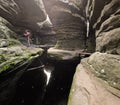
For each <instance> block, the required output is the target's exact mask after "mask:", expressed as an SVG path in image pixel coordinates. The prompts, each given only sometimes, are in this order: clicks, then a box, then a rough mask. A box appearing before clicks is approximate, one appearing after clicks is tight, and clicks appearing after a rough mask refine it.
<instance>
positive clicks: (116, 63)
mask: <svg viewBox="0 0 120 105" xmlns="http://www.w3.org/2000/svg"><path fill="white" fill-rule="evenodd" d="M119 80H120V56H118V55H112V54H104V53H103V54H102V53H95V54H93V55H91V56H90V57H89V58H86V59H83V60H82V61H81V64H79V65H78V66H77V69H76V73H75V75H74V78H73V83H72V87H71V91H70V95H69V101H68V105H119V104H120V82H119Z"/></svg>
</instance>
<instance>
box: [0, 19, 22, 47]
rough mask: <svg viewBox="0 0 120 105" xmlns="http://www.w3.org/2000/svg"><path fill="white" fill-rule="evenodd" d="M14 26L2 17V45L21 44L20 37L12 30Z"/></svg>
mask: <svg viewBox="0 0 120 105" xmlns="http://www.w3.org/2000/svg"><path fill="white" fill-rule="evenodd" d="M11 28H14V27H13V26H12V25H11V24H10V23H9V22H8V21H7V20H5V19H4V18H2V17H0V47H7V46H10V45H14V44H20V42H19V41H18V40H19V37H17V34H16V33H15V32H14V31H12V30H11Z"/></svg>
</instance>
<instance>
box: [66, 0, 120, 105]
mask: <svg viewBox="0 0 120 105" xmlns="http://www.w3.org/2000/svg"><path fill="white" fill-rule="evenodd" d="M78 1H81V0H78ZM87 6H88V7H87ZM86 8H88V9H87V11H86V16H88V20H89V23H90V25H89V26H90V27H89V30H90V32H89V37H90V39H89V40H91V38H92V36H95V37H96V51H99V52H96V53H94V54H92V55H91V56H90V57H89V58H86V59H83V60H82V61H81V64H79V65H78V67H77V69H76V73H75V75H74V78H73V83H72V87H71V91H70V95H69V101H68V105H119V104H120V82H119V81H120V0H102V1H101V0H88V2H87V4H86ZM91 29H92V30H93V31H91ZM89 40H88V41H89ZM100 52H101V53H100Z"/></svg>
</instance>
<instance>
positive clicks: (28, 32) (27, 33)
mask: <svg viewBox="0 0 120 105" xmlns="http://www.w3.org/2000/svg"><path fill="white" fill-rule="evenodd" d="M24 35H25V37H26V38H27V42H28V46H29V47H30V37H31V32H30V31H29V30H25V33H24Z"/></svg>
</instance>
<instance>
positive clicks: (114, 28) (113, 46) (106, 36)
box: [93, 0, 120, 54]
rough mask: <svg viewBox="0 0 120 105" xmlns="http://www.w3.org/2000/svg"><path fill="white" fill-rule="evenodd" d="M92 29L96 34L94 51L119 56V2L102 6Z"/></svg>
mask: <svg viewBox="0 0 120 105" xmlns="http://www.w3.org/2000/svg"><path fill="white" fill-rule="evenodd" d="M93 16H94V15H93ZM94 28H95V33H96V50H97V51H100V52H108V53H113V54H120V53H119V50H120V34H119V33H120V32H119V31H120V1H119V0H111V2H109V3H108V4H106V5H105V6H104V8H103V9H102V10H101V14H100V16H99V18H98V20H97V22H96V23H95V25H94Z"/></svg>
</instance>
